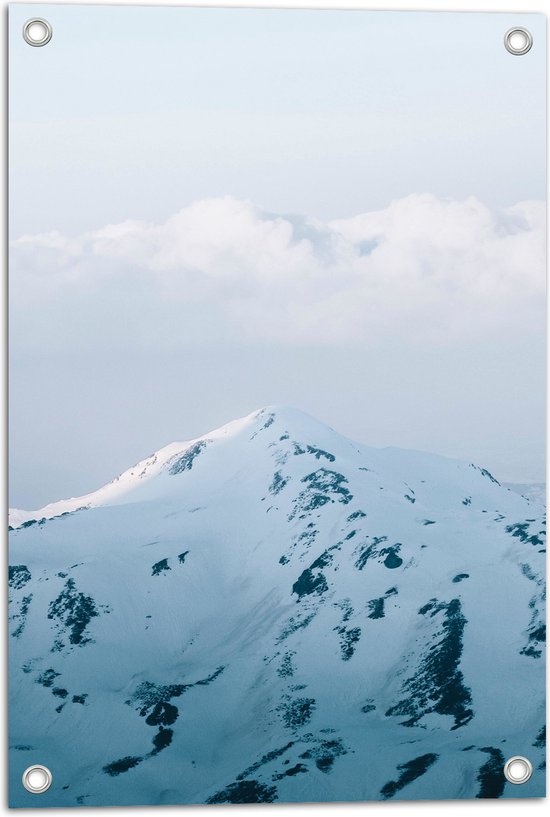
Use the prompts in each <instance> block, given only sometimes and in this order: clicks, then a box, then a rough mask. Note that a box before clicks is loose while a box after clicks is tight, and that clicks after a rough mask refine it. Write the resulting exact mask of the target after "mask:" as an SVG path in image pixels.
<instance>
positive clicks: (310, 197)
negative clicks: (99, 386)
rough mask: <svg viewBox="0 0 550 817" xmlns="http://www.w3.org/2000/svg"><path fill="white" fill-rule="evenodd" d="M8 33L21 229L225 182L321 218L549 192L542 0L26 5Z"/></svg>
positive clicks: (64, 224) (149, 203) (164, 211)
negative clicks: (355, 6) (419, 4)
mask: <svg viewBox="0 0 550 817" xmlns="http://www.w3.org/2000/svg"><path fill="white" fill-rule="evenodd" d="M35 14H36V15H38V16H46V17H47V18H48V19H49V20H50V21H51V23H52V25H53V28H54V39H53V40H52V42H51V44H50V45H48V46H46V47H45V48H29V46H27V45H26V44H25V43H24V41H23V39H22V38H21V36H20V30H21V26H22V24H23V22H24V21H25V20H26V19H27V18H28V17H31V16H33V15H35ZM521 23H524V24H525V25H527V26H528V27H529V28H530V29H531V30H532V32H533V35H534V43H535V44H534V47H533V49H532V50H531V52H530V53H529V54H527V55H526V56H525V57H521V58H519V57H514V56H511V55H510V54H508V52H507V51H506V50H505V49H504V47H503V34H504V32H505V31H506V30H507V29H508V28H510V27H511V26H512V25H517V24H521ZM10 31H11V41H10V52H11V117H12V144H11V173H12V196H13V198H12V218H11V232H12V235H19V234H21V233H22V232H29V231H30V232H37V231H42V230H50V229H57V230H61V231H63V232H69V233H72V232H80V231H83V230H87V229H90V228H97V227H100V226H102V225H104V224H106V223H109V222H113V221H122V220H125V219H127V218H139V219H147V220H158V219H163V218H165V217H167V216H169V215H171V214H172V213H174V212H176V211H177V210H179V209H180V208H181V207H183V206H185V205H187V204H189V203H190V202H192V201H194V200H195V199H197V198H203V197H205V196H217V195H224V194H226V193H231V194H232V195H234V196H237V197H240V198H249V199H251V200H252V201H254V202H255V203H256V204H258V205H260V206H262V207H264V208H265V209H267V210H273V211H274V212H296V213H306V214H307V215H310V216H319V217H321V218H337V217H344V216H350V215H355V214H356V213H359V212H364V211H365V210H370V209H375V208H378V207H384V206H386V205H387V204H388V203H389V202H390V201H391V200H392V199H394V198H398V197H400V196H404V195H408V194H409V193H412V192H430V193H434V194H437V195H439V196H444V197H452V198H463V197H465V196H468V195H476V196H478V197H479V198H481V199H482V200H483V201H485V202H487V203H489V204H496V205H507V204H514V203H515V202H517V201H520V200H522V199H527V198H544V195H545V177H544V171H543V162H544V156H545V134H544V121H545V102H544V100H545V90H544V80H543V78H544V75H545V68H544V65H545V46H544V40H545V18H544V17H543V16H542V15H539V14H525V15H522V14H516V15H510V14H464V13H463V14H458V13H457V14H452V13H437V12H433V13H414V12H412V13H407V12H395V13H388V12H380V13H377V12H368V13H364V12H359V11H348V12H344V11H339V12H331V11H317V12H315V11H296V10H268V9H258V10H251V9H192V8H189V9H178V8H170V7H165V8H158V7H157V8H151V7H134V8H128V7H122V6H119V7H116V6H113V7H108V6H73V7H67V6H64V5H58V6H55V5H52V6H49V5H46V6H44V5H40V6H38V5H35V6H32V5H28V6H27V5H21V6H19V5H12V6H11V7H10ZM508 169H509V172H507V170H508ZM31 191H32V192H31ZM75 203H77V206H75Z"/></svg>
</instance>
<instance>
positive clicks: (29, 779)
mask: <svg viewBox="0 0 550 817" xmlns="http://www.w3.org/2000/svg"><path fill="white" fill-rule="evenodd" d="M21 780H22V782H23V785H24V787H25V788H26V789H27V791H29V792H30V793H31V794H44V792H45V791H48V789H49V788H50V786H51V785H52V780H53V778H52V773H51V772H50V770H49V769H48V768H47V766H40V765H38V764H37V765H35V766H29V768H28V769H25V771H24V772H23V777H22V778H21Z"/></svg>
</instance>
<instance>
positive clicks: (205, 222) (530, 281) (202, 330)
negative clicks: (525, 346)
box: [10, 195, 545, 348]
mask: <svg viewBox="0 0 550 817" xmlns="http://www.w3.org/2000/svg"><path fill="white" fill-rule="evenodd" d="M544 236H545V212H544V204H543V203H542V202H539V201H528V202H521V203H519V204H516V205H515V206H513V207H510V208H507V209H505V210H499V211H495V210H491V209H490V208H488V207H487V206H485V205H484V204H483V203H481V202H480V201H478V200H477V199H475V198H469V199H466V200H464V201H452V200H441V199H438V198H436V197H434V196H431V195H411V196H408V197H406V198H403V199H399V200H397V201H394V202H392V203H391V204H390V205H389V206H388V207H387V208H385V209H384V210H379V211H376V212H369V213H364V214H361V215H358V216H356V217H354V218H349V219H343V220H336V221H332V222H328V223H323V222H320V221H318V220H315V219H309V218H307V217H302V216H294V215H277V214H272V213H268V212H265V211H263V210H262V209H261V208H259V207H257V206H255V205H254V204H252V203H251V202H249V201H242V200H238V199H235V198H231V197H225V198H218V199H209V200H202V201H197V202H195V203H193V204H191V205H190V206H189V207H186V208H184V209H183V210H181V211H180V212H178V213H176V214H175V215H174V216H172V217H171V218H169V219H168V220H167V221H165V222H164V223H161V224H148V223H144V222H139V221H126V222H123V223H121V224H110V225H107V226H105V227H103V228H102V229H99V230H96V231H93V232H89V233H85V234H83V235H78V236H74V237H70V236H65V235H62V234H60V233H48V234H42V235H26V236H22V237H20V238H19V239H17V240H16V241H14V242H13V244H12V247H11V273H10V275H11V308H12V326H13V327H14V330H13V331H14V333H15V338H16V343H17V345H19V344H21V346H23V347H25V348H28V347H29V346H32V345H33V344H37V345H42V346H43V345H44V343H46V344H50V345H53V346H55V345H56V343H59V344H67V343H72V344H74V345H75V347H76V348H79V347H80V346H83V347H86V345H87V344H90V343H94V344H97V343H102V342H105V343H106V344H109V345H110V346H111V347H112V346H115V347H116V346H120V345H122V346H124V345H128V346H133V347H134V348H135V347H138V348H140V347H142V348H143V347H147V348H156V347H166V346H168V347H172V348H174V347H175V348H177V347H179V346H181V345H189V344H196V343H205V342H210V341H212V340H214V341H218V340H224V341H235V342H269V343H279V344H284V345H290V344H296V343H297V344H306V345H307V344H321V345H322V344H340V343H341V344H346V343H351V344H356V343H357V344H369V345H374V346H376V345H378V344H380V343H386V342H387V341H388V338H392V337H395V336H396V335H399V338H400V339H403V338H405V339H406V338H409V339H410V340H412V341H414V342H418V341H422V340H423V341H426V342H436V341H437V342H447V341H448V342H453V341H454V340H456V341H457V342H461V341H462V340H463V339H464V338H465V337H468V338H469V339H470V340H471V339H472V338H475V337H477V336H479V337H483V336H485V335H486V334H487V333H502V332H504V333H514V332H518V333H521V334H524V333H525V332H530V331H532V330H533V327H535V328H536V330H537V331H539V329H540V330H541V331H542V329H543V325H544V324H543V310H544V286H545V272H544V271H545V243H544V242H545V237H544Z"/></svg>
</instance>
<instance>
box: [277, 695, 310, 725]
mask: <svg viewBox="0 0 550 817" xmlns="http://www.w3.org/2000/svg"><path fill="white" fill-rule="evenodd" d="M315 709H316V705H315V699H314V698H295V699H294V700H287V701H284V702H283V703H281V704H280V706H278V707H277V710H278V711H279V712H280V713H281V717H282V720H283V723H284V725H285V726H286V728H287V729H291V730H292V731H295V730H296V729H298V727H300V726H305V724H306V723H309V721H310V720H311V716H312V715H313V713H314V711H315Z"/></svg>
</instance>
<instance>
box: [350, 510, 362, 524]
mask: <svg viewBox="0 0 550 817" xmlns="http://www.w3.org/2000/svg"><path fill="white" fill-rule="evenodd" d="M366 516H367V514H366V513H365V512H364V511H354V512H353V513H350V515H349V516H348V518H347V521H348V522H353V521H354V520H355V519H365V517H366Z"/></svg>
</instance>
